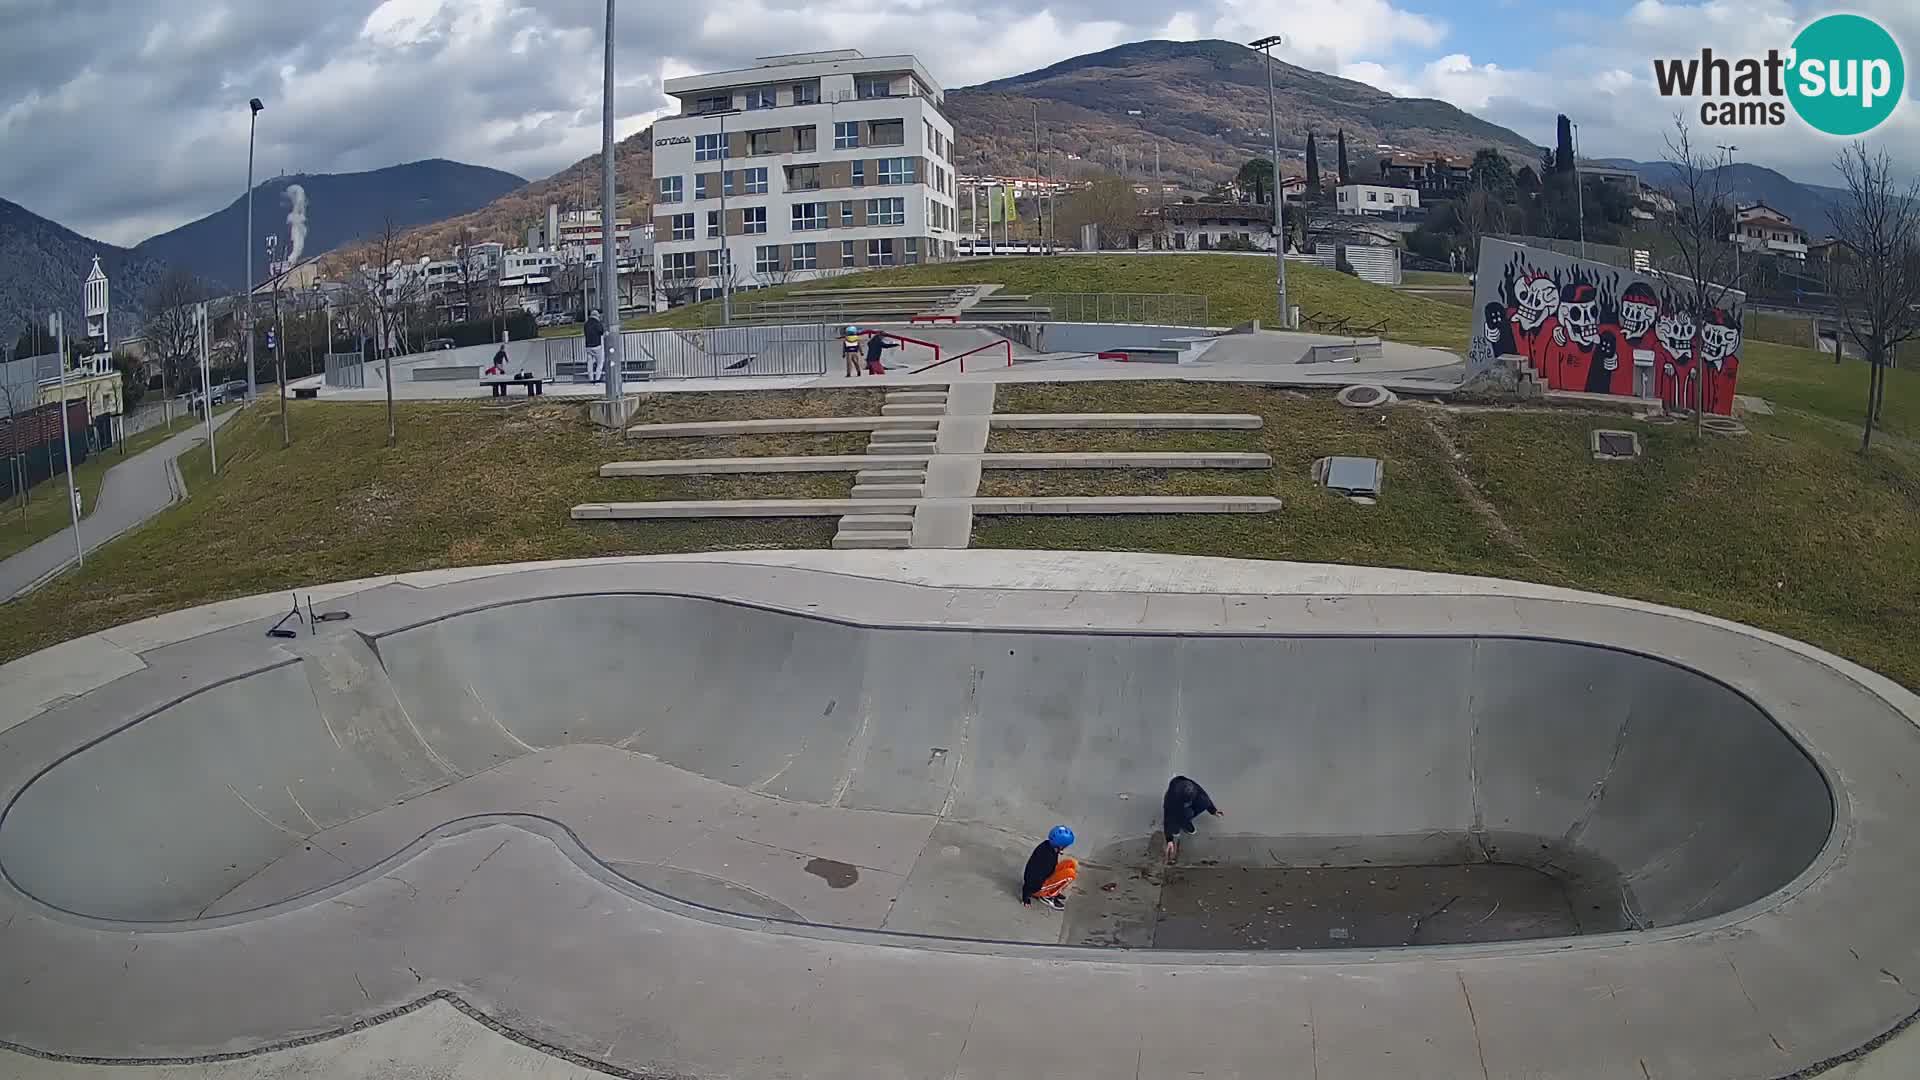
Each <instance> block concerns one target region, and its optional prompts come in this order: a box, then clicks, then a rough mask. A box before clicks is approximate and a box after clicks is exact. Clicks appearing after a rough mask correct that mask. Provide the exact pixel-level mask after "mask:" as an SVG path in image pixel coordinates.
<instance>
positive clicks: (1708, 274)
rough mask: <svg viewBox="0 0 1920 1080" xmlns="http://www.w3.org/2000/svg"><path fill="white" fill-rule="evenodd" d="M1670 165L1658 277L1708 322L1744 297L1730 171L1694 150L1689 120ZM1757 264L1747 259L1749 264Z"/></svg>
mask: <svg viewBox="0 0 1920 1080" xmlns="http://www.w3.org/2000/svg"><path fill="white" fill-rule="evenodd" d="M1666 163H1667V165H1668V166H1669V167H1670V168H1671V170H1672V173H1673V178H1672V180H1671V181H1670V182H1669V183H1668V185H1667V189H1666V195H1667V198H1669V199H1671V200H1672V202H1673V210H1672V211H1671V212H1669V213H1666V214H1663V215H1662V216H1661V218H1660V230H1661V232H1662V233H1664V234H1665V236H1666V238H1667V241H1668V247H1669V249H1670V250H1669V251H1668V252H1666V253H1665V254H1663V255H1662V256H1661V257H1660V258H1659V259H1658V260H1657V261H1656V264H1655V266H1654V272H1655V274H1657V275H1658V276H1659V277H1660V279H1661V280H1662V281H1664V282H1666V283H1667V285H1668V286H1669V287H1670V289H1671V290H1672V291H1673V292H1674V293H1675V294H1677V295H1679V296H1681V297H1684V298H1685V300H1686V304H1687V306H1688V307H1689V308H1690V309H1691V311H1692V312H1693V316H1694V318H1695V319H1696V320H1702V321H1704V320H1705V319H1706V318H1707V317H1708V315H1709V314H1710V313H1711V312H1712V311H1713V310H1714V309H1716V308H1724V307H1725V306H1726V303H1727V297H1728V296H1729V295H1731V294H1734V293H1739V292H1742V290H1743V288H1744V285H1743V284H1742V283H1743V282H1744V280H1745V276H1746V269H1747V267H1745V266H1742V265H1741V261H1740V255H1739V249H1738V247H1736V243H1737V241H1736V240H1735V239H1734V236H1733V232H1734V228H1735V221H1736V219H1737V216H1738V215H1737V214H1736V213H1735V212H1734V209H1735V208H1734V206H1733V189H1732V186H1731V181H1730V179H1729V177H1728V175H1727V170H1725V169H1723V168H1722V167H1721V162H1720V160H1719V159H1718V158H1716V157H1713V156H1710V155H1709V154H1708V153H1707V148H1706V147H1701V146H1695V145H1694V142H1693V133H1692V131H1691V130H1690V129H1689V128H1688V127H1687V122H1686V119H1685V118H1684V117H1682V116H1678V115H1676V116H1675V117H1674V118H1673V130H1672V131H1671V132H1669V133H1668V134H1667V156H1666ZM1751 262H1752V260H1748V264H1749V265H1750V264H1751ZM1707 368H1708V365H1705V364H1695V365H1694V373H1695V378H1696V379H1698V380H1700V382H1699V384H1698V386H1697V387H1696V389H1695V391H1694V409H1693V431H1694V436H1695V437H1696V438H1698V437H1699V436H1700V434H1701V427H1702V424H1703V422H1704V417H1703V416H1702V414H1703V413H1705V412H1706V409H1705V407H1704V405H1705V401H1706V394H1707V387H1706V384H1705V381H1706V380H1707V379H1709V378H1712V377H1713V376H1712V373H1711V372H1710V371H1709V370H1707Z"/></svg>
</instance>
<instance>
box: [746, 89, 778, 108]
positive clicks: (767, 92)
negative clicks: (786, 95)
mask: <svg viewBox="0 0 1920 1080" xmlns="http://www.w3.org/2000/svg"><path fill="white" fill-rule="evenodd" d="M778 104H780V96H779V94H778V93H777V92H776V91H775V90H774V89H773V87H771V86H755V87H752V88H750V89H748V90H747V108H749V109H771V108H773V107H774V106H776V105H778Z"/></svg>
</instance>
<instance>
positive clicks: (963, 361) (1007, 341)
mask: <svg viewBox="0 0 1920 1080" xmlns="http://www.w3.org/2000/svg"><path fill="white" fill-rule="evenodd" d="M995 345H1005V346H1006V347H1007V366H1008V367H1012V366H1013V339H1011V338H1001V339H1000V340H999V341H989V342H987V343H986V344H985V345H982V346H980V347H979V348H977V349H968V350H967V351H966V352H963V353H961V354H960V355H959V356H956V357H954V358H953V359H955V360H958V361H960V370H961V371H963V372H964V371H966V370H967V357H969V356H972V355H973V354H974V353H977V352H986V351H987V350H988V349H991V348H993V347H994V346H995ZM920 370H921V371H925V370H926V368H921V369H920Z"/></svg>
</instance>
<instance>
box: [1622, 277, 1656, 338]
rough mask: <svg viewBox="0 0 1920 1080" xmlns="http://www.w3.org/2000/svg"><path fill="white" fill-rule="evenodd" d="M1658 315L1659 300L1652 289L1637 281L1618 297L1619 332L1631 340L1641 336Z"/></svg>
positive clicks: (1651, 325) (1651, 326)
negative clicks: (1623, 294) (1624, 293)
mask: <svg viewBox="0 0 1920 1080" xmlns="http://www.w3.org/2000/svg"><path fill="white" fill-rule="evenodd" d="M1659 317H1660V301H1659V300H1657V299H1655V298H1654V295H1653V290H1652V289H1650V288H1648V287H1647V286H1646V285H1644V284H1641V283H1639V282H1635V283H1634V284H1632V285H1629V286H1627V292H1626V295H1625V296H1622V297H1621V298H1620V332H1621V333H1623V334H1625V335H1626V336H1627V337H1628V338H1629V339H1633V340H1637V339H1639V338H1643V337H1645V336H1646V334H1647V331H1649V330H1651V329H1653V322H1654V320H1655V319H1658V318H1659Z"/></svg>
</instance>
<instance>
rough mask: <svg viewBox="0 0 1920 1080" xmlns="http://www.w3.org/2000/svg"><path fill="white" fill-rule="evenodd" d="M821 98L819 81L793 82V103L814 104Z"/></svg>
mask: <svg viewBox="0 0 1920 1080" xmlns="http://www.w3.org/2000/svg"><path fill="white" fill-rule="evenodd" d="M819 100H820V84H819V83H817V82H803V83H794V84H793V103H794V104H795V105H812V104H814V103H816V102H818V101H819Z"/></svg>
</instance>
